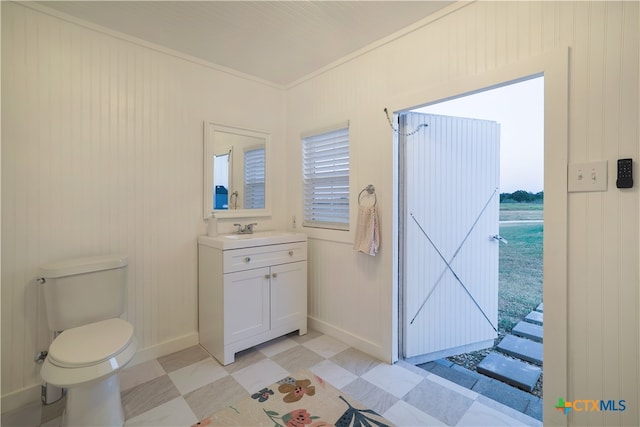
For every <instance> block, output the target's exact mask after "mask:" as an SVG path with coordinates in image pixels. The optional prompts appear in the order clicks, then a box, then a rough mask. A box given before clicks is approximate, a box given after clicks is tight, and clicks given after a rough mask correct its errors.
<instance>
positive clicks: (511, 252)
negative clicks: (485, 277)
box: [498, 204, 544, 332]
mask: <svg viewBox="0 0 640 427" xmlns="http://www.w3.org/2000/svg"><path fill="white" fill-rule="evenodd" d="M516 205H517V206H518V207H520V209H508V210H506V212H503V210H502V206H504V205H501V212H500V214H501V215H500V216H501V220H502V216H503V214H505V213H506V214H511V213H515V212H519V213H518V214H517V215H511V216H509V219H510V220H519V219H527V220H528V219H541V217H542V210H541V209H537V207H538V206H541V205H529V206H527V207H533V208H535V209H522V208H525V206H523V204H516ZM511 207H512V206H509V208H511ZM534 214H538V215H539V218H533V216H535V215H534ZM543 229H544V225H543V223H513V224H501V225H500V235H502V237H504V238H505V239H506V240H507V241H508V242H509V243H508V244H506V245H503V244H501V245H500V279H499V281H500V282H499V291H498V325H499V330H500V332H510V331H511V329H512V328H513V327H514V326H515V324H516V323H518V322H519V321H520V320H522V319H523V318H524V317H525V316H526V315H527V314H528V313H529V312H530V311H531V310H533V309H535V308H536V307H537V305H538V304H540V303H541V302H542V235H543Z"/></svg>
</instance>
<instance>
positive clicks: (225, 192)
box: [204, 123, 268, 217]
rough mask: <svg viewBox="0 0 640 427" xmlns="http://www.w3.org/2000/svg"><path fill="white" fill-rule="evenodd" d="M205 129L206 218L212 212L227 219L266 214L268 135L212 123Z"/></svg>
mask: <svg viewBox="0 0 640 427" xmlns="http://www.w3.org/2000/svg"><path fill="white" fill-rule="evenodd" d="M206 126H207V127H208V128H207V132H206V133H205V154H206V158H205V159H206V164H205V168H204V169H205V197H204V199H205V202H204V206H205V212H204V215H205V217H207V216H208V215H209V214H210V213H211V211H215V212H216V214H217V215H219V214H220V213H223V214H224V213H228V214H229V215H228V216H241V215H242V214H246V215H255V214H256V211H258V212H260V211H265V210H266V208H267V176H266V163H267V161H266V159H267V141H268V135H267V134H264V133H261V132H256V131H251V130H247V129H240V128H233V127H229V126H223V125H217V124H214V123H208V124H206ZM247 211H249V212H247ZM223 216H226V215H223Z"/></svg>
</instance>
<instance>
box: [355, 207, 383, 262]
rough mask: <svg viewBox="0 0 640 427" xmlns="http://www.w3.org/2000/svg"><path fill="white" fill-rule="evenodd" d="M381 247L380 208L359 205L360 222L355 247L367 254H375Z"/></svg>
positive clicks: (357, 227) (357, 226)
mask: <svg viewBox="0 0 640 427" xmlns="http://www.w3.org/2000/svg"><path fill="white" fill-rule="evenodd" d="M379 248H380V226H379V223H378V208H377V207H376V206H375V205H374V206H358V222H357V224H356V238H355V241H354V242H353V249H354V250H356V251H360V252H363V253H365V254H367V255H371V256H375V254H376V253H377V252H378V249H379Z"/></svg>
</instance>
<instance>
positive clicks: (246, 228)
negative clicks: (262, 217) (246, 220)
mask: <svg viewBox="0 0 640 427" xmlns="http://www.w3.org/2000/svg"><path fill="white" fill-rule="evenodd" d="M233 225H234V227H238V229H237V230H236V233H237V234H252V233H253V226H254V225H258V223H257V222H254V223H251V224H246V225H242V224H233Z"/></svg>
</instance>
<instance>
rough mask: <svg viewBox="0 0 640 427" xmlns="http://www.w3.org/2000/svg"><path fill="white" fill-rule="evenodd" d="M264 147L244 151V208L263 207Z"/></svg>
mask: <svg viewBox="0 0 640 427" xmlns="http://www.w3.org/2000/svg"><path fill="white" fill-rule="evenodd" d="M264 165H265V151H264V148H258V149H254V150H247V151H245V152H244V207H245V209H263V208H264V191H265V182H264V171H265V167H264Z"/></svg>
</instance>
